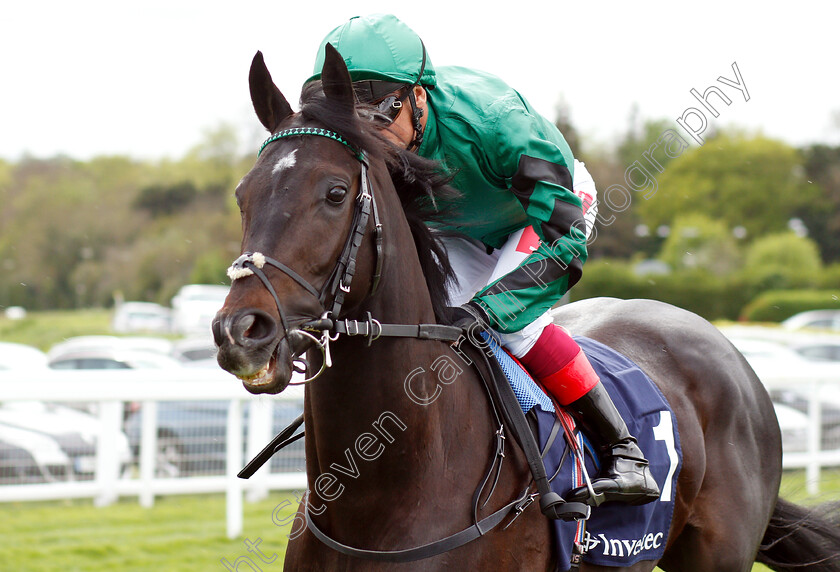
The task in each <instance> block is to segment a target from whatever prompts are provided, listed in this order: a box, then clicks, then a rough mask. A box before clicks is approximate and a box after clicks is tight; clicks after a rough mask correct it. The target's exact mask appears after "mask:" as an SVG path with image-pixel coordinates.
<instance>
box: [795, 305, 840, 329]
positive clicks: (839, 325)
mask: <svg viewBox="0 0 840 572" xmlns="http://www.w3.org/2000/svg"><path fill="white" fill-rule="evenodd" d="M781 325H782V328H784V329H786V330H802V329H814V330H834V331H835V332H840V310H810V311H808V312H800V313H799V314H796V315H794V316H791V317H790V318H788V319H787V320H784V321H783V322H782V324H781Z"/></svg>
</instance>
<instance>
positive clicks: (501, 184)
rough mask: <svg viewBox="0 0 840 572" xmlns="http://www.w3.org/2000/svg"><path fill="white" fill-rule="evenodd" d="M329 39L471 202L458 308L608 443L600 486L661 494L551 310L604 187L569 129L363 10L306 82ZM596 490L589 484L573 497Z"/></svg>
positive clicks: (460, 259)
mask: <svg viewBox="0 0 840 572" xmlns="http://www.w3.org/2000/svg"><path fill="white" fill-rule="evenodd" d="M327 43H330V44H332V45H333V47H335V48H336V49H337V50H338V51H339V53H340V54H341V55H342V56H343V58H344V60H345V63H346V64H347V67H348V69H349V71H350V76H351V78H352V79H353V82H354V83H353V85H354V87H355V90H356V94H357V97H358V98H359V100H360V101H361V102H363V103H368V104H372V105H373V106H375V107H377V108H378V110H379V112H381V116H382V118H383V126H384V127H385V129H386V131H385V132H384V134H385V136H386V137H388V138H389V139H390V140H391V141H392V142H394V143H395V144H396V145H398V146H401V147H403V148H405V149H408V150H412V151H415V152H417V153H418V154H420V155H421V156H423V157H426V158H429V159H434V160H437V161H439V162H440V163H441V164H442V165H443V166H444V167H445V168H446V169H447V170H450V171H452V172H454V173H455V174H454V178H453V180H452V185H453V186H454V187H455V188H457V189H458V190H459V191H460V192H461V194H462V197H461V199H460V202H459V204H458V205H457V208H456V209H455V210H456V211H457V214H456V215H455V220H454V221H453V222H452V225H451V226H450V227H446V228H445V229H444V230H447V231H450V232H448V233H447V237H446V238H445V239H444V240H443V242H444V244H445V246H446V250H447V253H448V255H449V260H450V263H451V264H452V267H453V269H454V270H455V274H456V276H457V278H458V284H457V285H454V286H452V287H451V289H450V300H451V302H452V304H453V305H460V306H461V308H462V309H464V310H466V311H467V312H469V313H470V314H472V315H473V316H475V317H477V318H479V319H480V320H481V321H483V322H484V323H485V324H488V325H489V326H490V328H491V329H492V330H494V331H495V332H496V334H497V335H498V338H499V339H500V340H501V342H502V344H503V345H504V346H505V348H506V349H507V350H508V351H509V352H510V353H512V354H513V355H514V356H515V357H516V358H517V359H518V360H519V361H520V362H521V363H522V364H523V365H524V366H525V367H526V368H527V369H528V370H529V372H530V373H531V374H532V375H533V376H534V377H535V378H536V379H537V381H538V382H539V383H540V384H541V385H542V386H543V387H544V388H545V389H546V390H547V392H548V393H549V394H550V395H551V396H552V398H553V399H554V400H555V401H556V402H558V403H559V404H561V405H563V406H564V407H566V408H567V410H569V411H570V412H571V413H572V415H573V416H574V417H575V419H576V420H577V421H578V423H579V424H580V425H582V426H583V428H584V429H585V430H586V431H587V434H588V435H589V436H590V438H591V439H593V441H594V442H595V443H596V444H597V445H598V447H599V450H600V452H601V468H600V470H599V473H598V477H597V478H596V479H595V480H593V482H592V485H593V488H594V490H595V492H596V493H603V494H604V500H605V501H618V502H626V503H630V504H643V503H647V502H651V501H654V500H656V499H657V498H658V497H659V488H658V486H657V484H656V482H655V481H654V479H653V476H652V475H651V472H650V468H649V466H648V461H647V459H646V458H645V456H644V454H643V453H642V451H641V450H640V448H639V446H638V444H637V441H636V439H635V438H634V437H633V436H632V435H631V434H630V432H629V430H628V428H627V425H626V424H625V422H624V420H623V419H622V418H621V415H620V414H619V412H618V410H617V409H616V407H615V405H614V404H613V401H612V399H611V398H610V396H609V394H608V393H607V391H606V389H605V388H604V386H603V385H602V384H601V382H600V380H599V378H598V376H597V374H596V373H595V371H594V370H593V369H592V366H591V365H590V363H589V360H588V359H587V357H586V355H585V354H584V353H583V351H582V350H581V349H580V346H578V344H577V343H576V342H575V341H574V340H573V339H572V338H571V336H570V335H569V334H568V333H567V332H566V331H565V330H564V329H562V328H560V327H559V326H557V325H555V324H553V323H552V320H551V317H550V316H549V314H548V310H549V309H550V308H551V307H552V306H553V305H554V304H556V303H557V302H558V301H559V300H560V299H561V298H562V297H563V295H564V294H565V293H566V292H567V291H568V290H569V288H571V287H572V286H573V285H574V284H575V283H576V282H577V281H578V280H579V279H580V276H581V271H582V266H583V262H584V261H585V259H586V237H587V234H588V232H587V231H590V230H591V228H592V224H593V223H594V218H595V210H594V207H593V206H592V205H594V202H595V185H594V182H593V181H592V178H591V177H590V176H589V173H588V172H587V171H586V168H585V167H584V165H583V163H579V162H577V161H575V160H574V159H573V156H572V152H571V150H570V149H569V146H568V145H567V143H566V141H565V139H564V138H563V135H562V134H561V133H560V132H559V131H558V129H557V128H556V127H555V126H554V125H553V124H552V123H551V122H550V121H548V120H546V119H545V118H543V117H542V116H540V115H539V114H537V113H536V112H535V111H534V110H533V108H532V107H531V106H530V104H528V102H527V101H526V100H525V98H523V97H522V96H521V95H519V93H517V92H516V91H514V90H513V89H511V88H510V87H508V86H507V85H506V84H505V83H504V82H502V80H500V79H499V78H497V77H495V76H492V75H489V74H486V73H483V72H478V71H474V70H471V69H466V68H462V67H441V68H438V69H435V68H434V66H433V65H432V62H431V60H430V59H429V55H428V53H427V52H426V48H425V46H424V45H423V42H422V41H421V39H420V38H419V36H417V34H415V33H414V32H413V31H412V30H411V29H410V28H409V27H408V26H406V25H405V24H404V23H403V22H401V21H400V20H398V19H397V18H396V17H394V16H391V15H373V16H369V17H355V18H352V19H350V20H349V21H348V22H347V23H345V24H343V25H341V26H339V27H338V28H336V29H335V30H333V31H332V32H330V33H329V34H328V35H327V37H326V38H324V40H323V42H322V43H321V47H320V48H319V51H318V56H317V58H316V62H315V75H313V76H312V77H311V78H310V79H309V80H308V81H312V80H316V79H319V78H320V70H321V68H322V67H323V64H324V57H325V56H324V53H325V52H324V46H325V45H326V44H327ZM572 189H574V191H575V192H573V191H572ZM581 198H582V199H583V200H581ZM582 205H583V206H582ZM584 209H586V211H587V212H586V215H585V214H584ZM452 231H454V232H452ZM450 233H451V234H456V236H449V234H450ZM588 496H589V493H588V490H587V489H586V488H585V487H581V488H579V489H575V490H574V491H573V492H572V494H571V496H570V497H569V499H568V500H577V501H585V500H586V498H587V497H588Z"/></svg>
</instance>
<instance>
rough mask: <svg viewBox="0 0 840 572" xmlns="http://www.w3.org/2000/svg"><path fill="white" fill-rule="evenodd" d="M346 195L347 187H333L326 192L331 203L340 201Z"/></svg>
mask: <svg viewBox="0 0 840 572" xmlns="http://www.w3.org/2000/svg"><path fill="white" fill-rule="evenodd" d="M345 196H347V189H346V188H344V187H333V188H331V189H330V190H329V192H328V193H327V200H329V201H330V202H333V203H340V202H342V201H343V200H344V197H345Z"/></svg>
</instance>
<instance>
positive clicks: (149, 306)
mask: <svg viewBox="0 0 840 572" xmlns="http://www.w3.org/2000/svg"><path fill="white" fill-rule="evenodd" d="M111 328H112V329H113V330H114V331H115V332H117V333H119V334H128V333H133V332H155V333H162V334H165V333H168V332H170V331H171V330H172V310H170V309H169V308H166V307H164V306H161V305H160V304H153V303H152V302H123V303H122V304H120V305H118V306H117V308H116V311H115V312H114V319H113V320H112V322H111Z"/></svg>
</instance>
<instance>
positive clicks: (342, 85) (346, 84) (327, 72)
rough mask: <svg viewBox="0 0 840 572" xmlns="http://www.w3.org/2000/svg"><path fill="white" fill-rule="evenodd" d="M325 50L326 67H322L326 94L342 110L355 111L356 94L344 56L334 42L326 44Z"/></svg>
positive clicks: (322, 81) (346, 111)
mask: <svg viewBox="0 0 840 572" xmlns="http://www.w3.org/2000/svg"><path fill="white" fill-rule="evenodd" d="M324 50H325V54H324V56H325V57H324V67H323V68H321V83H322V85H323V86H324V95H326V96H327V99H328V100H329V101H330V102H332V103H333V104H334V105H335V106H336V107H337V108H338V109H340V110H341V111H344V112H345V113H353V111H354V110H355V108H356V96H355V94H354V92H353V81H352V80H351V79H350V72H349V71H347V65H346V64H345V63H344V58H342V57H341V54H339V53H338V50H336V49H335V48H334V47H333V45H332V44H329V43H328V44H327V45H326V46H324Z"/></svg>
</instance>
